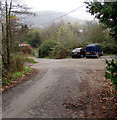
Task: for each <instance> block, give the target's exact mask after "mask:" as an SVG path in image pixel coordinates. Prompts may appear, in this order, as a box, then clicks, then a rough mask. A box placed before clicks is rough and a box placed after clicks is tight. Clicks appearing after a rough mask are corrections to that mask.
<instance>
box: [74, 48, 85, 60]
mask: <svg viewBox="0 0 117 120" xmlns="http://www.w3.org/2000/svg"><path fill="white" fill-rule="evenodd" d="M84 56H85V50H84V49H83V48H75V49H74V50H73V51H72V58H77V57H84Z"/></svg>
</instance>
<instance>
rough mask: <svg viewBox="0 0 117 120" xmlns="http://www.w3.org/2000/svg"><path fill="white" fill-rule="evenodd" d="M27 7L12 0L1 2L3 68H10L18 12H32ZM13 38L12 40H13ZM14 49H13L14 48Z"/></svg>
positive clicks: (17, 25) (17, 27)
mask: <svg viewBox="0 0 117 120" xmlns="http://www.w3.org/2000/svg"><path fill="white" fill-rule="evenodd" d="M28 10H29V8H28V7H26V6H25V5H19V4H16V3H15V4H13V2H12V0H10V1H9V2H8V1H7V0H5V2H2V8H1V11H2V46H3V49H2V59H3V60H2V61H3V67H4V68H5V69H9V68H10V62H11V56H12V54H13V51H12V50H13V46H15V44H16V40H15V39H13V38H14V36H16V32H14V31H17V30H18V29H19V25H21V24H15V23H19V21H17V20H18V19H17V18H18V17H17V15H18V14H32V13H29V12H28ZM13 40H14V41H13ZM14 51H15V50H14Z"/></svg>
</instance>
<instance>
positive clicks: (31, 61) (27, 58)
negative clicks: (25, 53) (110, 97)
mask: <svg viewBox="0 0 117 120" xmlns="http://www.w3.org/2000/svg"><path fill="white" fill-rule="evenodd" d="M25 61H26V62H29V63H38V62H37V61H35V60H34V59H33V58H29V57H26V58H25Z"/></svg>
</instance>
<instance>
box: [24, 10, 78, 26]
mask: <svg viewBox="0 0 117 120" xmlns="http://www.w3.org/2000/svg"><path fill="white" fill-rule="evenodd" d="M64 14H65V13H62V12H56V11H42V12H39V13H36V16H28V17H26V18H25V19H23V22H24V23H25V22H26V24H27V23H28V24H31V25H33V26H34V27H38V26H41V25H43V24H45V23H48V22H50V21H52V20H54V19H56V18H58V17H60V16H62V15H64ZM60 20H64V21H69V22H74V21H77V20H78V19H77V18H74V17H71V16H69V15H66V16H65V17H62V18H61V19H58V20H56V21H54V22H57V21H60Z"/></svg>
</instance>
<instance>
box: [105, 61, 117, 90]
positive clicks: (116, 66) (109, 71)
mask: <svg viewBox="0 0 117 120" xmlns="http://www.w3.org/2000/svg"><path fill="white" fill-rule="evenodd" d="M106 63H107V67H106V73H105V77H106V78H107V79H111V80H112V82H113V84H114V85H115V87H116V90H117V61H114V60H109V61H108V60H106Z"/></svg>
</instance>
